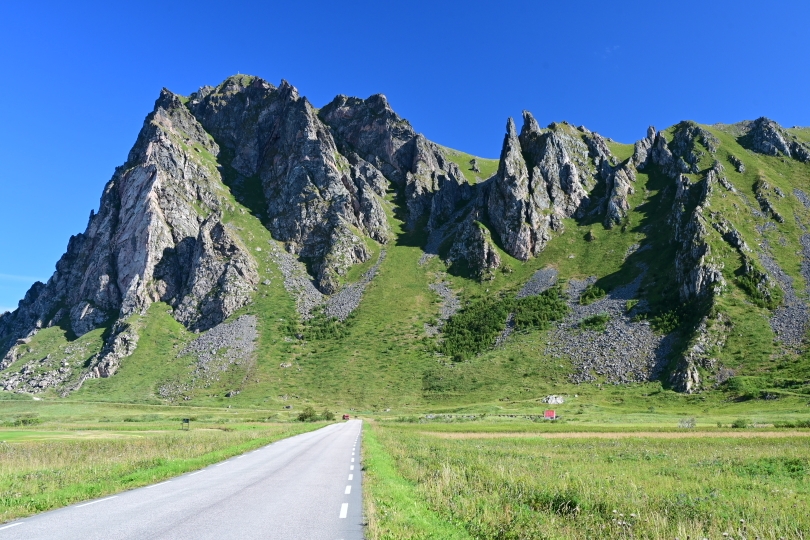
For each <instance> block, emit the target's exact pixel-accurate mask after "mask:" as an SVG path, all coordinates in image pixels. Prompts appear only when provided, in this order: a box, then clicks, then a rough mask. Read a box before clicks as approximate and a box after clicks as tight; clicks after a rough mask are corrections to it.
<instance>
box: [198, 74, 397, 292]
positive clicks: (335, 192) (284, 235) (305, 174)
mask: <svg viewBox="0 0 810 540" xmlns="http://www.w3.org/2000/svg"><path fill="white" fill-rule="evenodd" d="M189 108H190V110H191V111H192V113H193V114H194V116H195V117H196V118H197V119H199V121H200V123H201V125H202V126H203V127H204V128H205V129H206V130H207V131H208V132H209V133H211V134H212V135H213V136H214V139H215V140H217V141H218V142H219V144H221V145H222V146H223V147H224V148H226V149H227V150H228V151H229V153H230V154H232V155H233V159H232V160H231V162H230V166H231V167H232V168H233V169H234V170H235V171H236V172H237V173H238V174H239V175H241V176H243V177H245V178H250V177H258V178H259V179H260V180H261V185H262V188H263V191H264V196H265V200H266V220H265V221H266V224H267V227H268V228H269V229H270V231H271V232H272V233H273V236H274V237H275V238H277V239H279V240H281V241H283V242H286V244H287V248H288V250H289V251H291V252H292V253H295V254H297V255H299V256H301V257H302V258H304V259H306V260H309V261H310V263H311V267H312V268H313V270H314V273H315V280H316V283H317V285H318V287H319V288H320V289H321V290H322V291H323V292H325V293H327V294H331V293H334V292H335V291H337V287H338V279H339V276H340V275H341V274H343V273H344V272H345V271H346V270H347V269H348V268H349V267H350V266H352V265H353V264H356V263H359V262H363V261H366V260H368V258H369V257H370V256H371V252H370V251H369V250H368V248H367V247H366V245H365V243H364V241H363V239H362V238H361V237H360V236H358V234H356V233H355V230H359V231H360V232H362V233H363V234H365V235H366V236H368V237H371V238H373V239H375V240H377V241H378V242H382V243H385V242H387V241H388V235H389V232H388V226H387V221H386V219H385V211H384V210H383V207H382V203H381V201H380V199H379V193H380V192H381V190H382V189H384V188H383V186H382V185H381V184H382V181H381V179H380V178H379V174H378V173H377V171H375V170H374V169H373V168H371V167H370V166H369V165H368V163H364V162H363V161H361V160H359V159H356V160H355V162H354V163H351V162H350V161H349V160H348V159H347V158H346V157H345V156H343V155H341V154H340V153H339V152H338V149H337V146H336V144H335V140H334V138H333V137H332V134H331V133H330V130H329V128H328V127H327V126H326V125H325V124H324V123H323V122H322V121H321V120H320V119H319V118H318V115H317V114H316V111H315V109H314V108H313V107H312V105H310V103H309V101H307V100H306V98H302V97H300V96H299V95H298V91H297V90H296V89H295V88H294V87H292V86H291V85H289V84H288V83H287V82H286V81H284V82H282V84H281V86H280V87H278V88H276V87H274V86H273V85H271V84H269V83H267V82H265V81H263V80H261V79H258V78H254V79H250V80H248V79H246V78H238V77H232V78H230V79H228V80H227V81H225V83H223V84H222V85H220V86H219V87H217V88H210V87H205V88H202V89H201V90H200V91H199V92H197V93H196V94H193V95H192V96H191V101H190V107H189Z"/></svg>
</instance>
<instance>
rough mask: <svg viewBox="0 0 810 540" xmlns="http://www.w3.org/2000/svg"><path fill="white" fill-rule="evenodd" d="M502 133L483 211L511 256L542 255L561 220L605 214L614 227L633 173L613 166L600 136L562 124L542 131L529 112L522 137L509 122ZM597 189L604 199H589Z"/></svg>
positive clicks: (624, 166)
mask: <svg viewBox="0 0 810 540" xmlns="http://www.w3.org/2000/svg"><path fill="white" fill-rule="evenodd" d="M506 131H507V132H506V136H505V137H504V143H503V149H502V151H501V161H500V168H499V169H498V173H497V174H496V176H495V177H494V178H493V179H492V182H491V186H490V187H489V193H488V200H487V211H488V216H489V221H490V223H491V225H492V228H493V231H494V232H496V233H497V234H498V236H499V238H500V240H501V243H502V245H503V248H504V249H505V250H506V251H507V252H508V253H509V254H510V255H512V256H513V257H515V258H518V259H520V260H526V259H528V258H529V257H532V256H535V255H537V254H538V253H540V252H541V251H542V250H543V248H544V247H545V245H546V244H547V243H548V241H549V240H550V239H551V237H552V235H553V233H560V232H562V230H563V221H562V220H563V219H564V218H569V217H579V218H581V217H583V216H584V215H585V214H586V213H599V212H604V213H605V223H606V224H607V225H608V226H612V225H613V224H614V223H618V222H620V221H621V219H622V218H623V217H624V216H625V215H626V213H627V211H628V209H629V206H628V203H627V197H628V196H629V195H630V194H631V193H633V183H634V182H635V171H634V168H633V165H632V164H630V163H624V164H618V163H617V162H618V160H617V159H616V158H615V156H613V154H612V153H611V152H610V149H609V148H608V146H607V143H606V141H605V140H604V139H603V138H602V137H601V136H600V135H598V134H596V133H592V132H591V131H589V130H587V129H585V128H584V127H580V128H574V127H573V126H570V125H569V124H566V123H562V124H552V125H550V126H549V127H548V129H541V128H540V127H539V125H538V123H537V121H536V120H535V119H534V117H533V116H532V115H531V113H529V112H528V111H527V112H524V115H523V128H522V130H521V132H520V135H518V134H517V129H516V127H515V124H514V122H513V121H512V120H511V119H510V120H509V122H508V123H507V126H506ZM600 185H601V186H602V187H604V192H605V193H606V195H605V196H604V197H603V198H601V199H599V200H593V198H592V196H591V193H592V192H593V190H594V188H596V187H597V186H600Z"/></svg>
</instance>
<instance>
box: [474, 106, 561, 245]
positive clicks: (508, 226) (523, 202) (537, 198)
mask: <svg viewBox="0 0 810 540" xmlns="http://www.w3.org/2000/svg"><path fill="white" fill-rule="evenodd" d="M550 205H551V201H550V200H549V197H548V192H547V191H546V190H545V188H544V187H543V188H542V189H539V190H537V191H536V193H532V192H531V190H530V184H529V171H528V169H527V167H526V161H525V160H524V158H523V152H522V151H521V146H520V140H519V139H518V134H517V128H516V127H515V122H514V121H513V120H512V119H511V118H510V119H509V121H508V122H507V124H506V136H505V137H504V141H503V150H501V162H500V165H499V166H498V173H497V175H496V176H495V179H494V180H493V182H492V186H491V188H490V191H489V200H488V201H487V211H488V213H489V219H490V223H492V227H493V229H494V230H495V232H497V233H498V236H499V237H500V240H501V243H502V244H503V247H504V249H505V250H506V251H507V252H508V253H509V254H510V255H512V256H513V257H515V258H517V259H520V260H523V261H525V260H527V259H528V258H529V257H530V256H532V255H535V254H536V253H538V251H539V250H540V249H542V247H543V246H544V245H545V243H546V242H547V241H548V240H549V238H551V235H550V233H549V231H548V228H549V221H550V218H549V217H548V216H543V215H541V213H540V211H541V210H544V209H548V208H549V206H550Z"/></svg>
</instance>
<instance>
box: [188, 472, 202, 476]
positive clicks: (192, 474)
mask: <svg viewBox="0 0 810 540" xmlns="http://www.w3.org/2000/svg"><path fill="white" fill-rule="evenodd" d="M201 472H205V471H197V472H193V473H191V474H190V475H189V476H194V475H195V474H200V473H201Z"/></svg>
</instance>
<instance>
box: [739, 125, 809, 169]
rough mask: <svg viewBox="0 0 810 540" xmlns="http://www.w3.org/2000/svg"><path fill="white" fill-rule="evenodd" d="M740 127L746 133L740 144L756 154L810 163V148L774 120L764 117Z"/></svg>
mask: <svg viewBox="0 0 810 540" xmlns="http://www.w3.org/2000/svg"><path fill="white" fill-rule="evenodd" d="M738 125H739V126H741V128H742V131H743V132H744V135H743V136H741V137H740V138H739V141H740V143H741V144H742V145H743V146H746V147H748V148H750V149H751V150H753V151H754V152H758V153H760V154H765V155H769V156H778V155H784V156H785V157H789V158H793V159H796V160H798V161H803V162H805V163H808V162H810V146H808V145H807V144H805V143H803V142H801V141H799V140H798V139H796V137H795V136H794V135H791V134H790V133H788V131H787V130H785V129H784V128H783V127H782V126H780V125H779V124H778V123H776V122H774V121H773V120H771V119H769V118H766V117H764V116H763V117H761V118H758V119H756V120H754V121H753V122H741V123H740V124H738Z"/></svg>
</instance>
